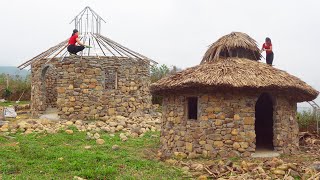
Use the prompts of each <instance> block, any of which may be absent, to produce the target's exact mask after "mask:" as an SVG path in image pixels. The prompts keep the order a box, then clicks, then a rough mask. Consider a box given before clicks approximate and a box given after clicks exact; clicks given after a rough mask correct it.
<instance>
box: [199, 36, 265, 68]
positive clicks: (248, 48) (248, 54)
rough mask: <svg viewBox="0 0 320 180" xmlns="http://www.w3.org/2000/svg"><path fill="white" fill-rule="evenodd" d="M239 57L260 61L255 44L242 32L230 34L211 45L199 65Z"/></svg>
mask: <svg viewBox="0 0 320 180" xmlns="http://www.w3.org/2000/svg"><path fill="white" fill-rule="evenodd" d="M221 57H223V58H227V57H239V58H247V59H251V60H255V61H257V60H260V58H261V54H260V52H259V48H258V46H257V42H256V41H255V40H254V39H253V38H251V37H250V36H249V35H247V34H245V33H242V32H232V33H230V34H228V35H225V36H222V37H221V38H220V39H218V40H217V41H216V42H215V43H213V44H212V45H211V46H210V47H209V49H208V50H207V52H206V53H205V55H204V57H203V59H202V61H201V63H205V62H211V61H216V60H218V59H219V58H221Z"/></svg>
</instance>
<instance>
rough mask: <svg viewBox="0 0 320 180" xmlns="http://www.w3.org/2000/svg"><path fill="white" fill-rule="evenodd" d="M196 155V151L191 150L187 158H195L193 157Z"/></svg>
mask: <svg viewBox="0 0 320 180" xmlns="http://www.w3.org/2000/svg"><path fill="white" fill-rule="evenodd" d="M197 157H198V155H197V153H195V152H191V153H189V155H188V159H195V158H197Z"/></svg>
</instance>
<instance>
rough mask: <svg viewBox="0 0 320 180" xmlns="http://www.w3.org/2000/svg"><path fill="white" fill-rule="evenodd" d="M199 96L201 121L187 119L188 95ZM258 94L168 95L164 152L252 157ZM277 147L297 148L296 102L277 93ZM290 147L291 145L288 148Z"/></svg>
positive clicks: (284, 150)
mask: <svg viewBox="0 0 320 180" xmlns="http://www.w3.org/2000/svg"><path fill="white" fill-rule="evenodd" d="M188 96H197V97H198V120H187V115H186V111H187V110H186V109H187V104H186V103H187V98H186V97H188ZM258 98H259V94H258V93H257V94H242V93H236V92H233V93H212V94H201V95H199V94H196V95H192V94H188V95H187V94H185V95H184V94H180V95H174V94H172V95H169V96H166V97H164V100H163V118H162V121H163V122H162V128H161V151H162V154H163V155H164V156H166V157H168V156H172V155H173V154H174V153H184V154H186V155H188V156H189V157H196V156H203V157H216V156H223V157H225V156H244V157H246V156H250V155H251V154H252V153H254V152H255V148H256V145H255V138H256V134H255V104H256V101H257V99H258ZM274 99H275V102H274V104H273V105H274V107H273V108H274V113H273V120H274V130H273V132H274V138H273V139H274V148H275V150H278V151H280V152H282V151H283V152H285V153H290V152H291V151H294V150H296V149H297V147H298V124H297V121H296V119H295V113H296V105H295V104H296V103H293V102H290V101H289V100H287V99H285V98H282V96H275V98H274ZM287 147H290V148H288V149H290V150H287Z"/></svg>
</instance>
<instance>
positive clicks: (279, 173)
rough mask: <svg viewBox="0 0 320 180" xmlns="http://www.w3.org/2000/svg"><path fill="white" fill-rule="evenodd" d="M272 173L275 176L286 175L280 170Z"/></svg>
mask: <svg viewBox="0 0 320 180" xmlns="http://www.w3.org/2000/svg"><path fill="white" fill-rule="evenodd" d="M272 173H273V174H275V175H282V176H284V175H286V172H285V171H283V170H280V169H276V170H274V171H273V172H272Z"/></svg>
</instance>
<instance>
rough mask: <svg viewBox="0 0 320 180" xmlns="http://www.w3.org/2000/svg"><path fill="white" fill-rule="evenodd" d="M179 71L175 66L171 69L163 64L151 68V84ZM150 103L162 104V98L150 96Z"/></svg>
mask: <svg viewBox="0 0 320 180" xmlns="http://www.w3.org/2000/svg"><path fill="white" fill-rule="evenodd" d="M179 71H181V69H180V68H178V67H177V66H172V68H171V69H170V68H169V67H168V66H167V65H165V64H162V65H159V66H152V67H151V69H150V78H151V83H154V82H157V81H158V80H160V79H162V78H164V77H166V76H169V75H173V74H175V73H177V72H179ZM152 103H153V104H160V105H161V104H162V97H161V96H152Z"/></svg>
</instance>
